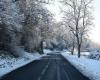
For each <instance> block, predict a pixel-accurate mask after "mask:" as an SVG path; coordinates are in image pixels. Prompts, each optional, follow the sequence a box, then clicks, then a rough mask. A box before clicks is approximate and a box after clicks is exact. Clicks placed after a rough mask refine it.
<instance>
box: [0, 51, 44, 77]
mask: <svg viewBox="0 0 100 80" xmlns="http://www.w3.org/2000/svg"><path fill="white" fill-rule="evenodd" d="M45 55H46V54H43V55H40V54H39V53H27V52H24V55H23V56H21V57H19V58H14V57H10V56H5V55H3V56H0V77H2V76H3V75H5V74H7V73H9V72H11V71H13V70H15V69H17V68H19V67H22V66H24V65H26V64H29V63H30V62H32V61H34V60H37V59H40V58H41V57H42V56H45ZM2 57H4V58H2Z"/></svg>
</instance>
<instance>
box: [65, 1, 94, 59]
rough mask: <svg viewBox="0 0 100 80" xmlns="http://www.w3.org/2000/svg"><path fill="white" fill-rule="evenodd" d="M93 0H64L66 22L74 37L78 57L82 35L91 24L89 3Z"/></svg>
mask: <svg viewBox="0 0 100 80" xmlns="http://www.w3.org/2000/svg"><path fill="white" fill-rule="evenodd" d="M92 1H93V0H64V3H65V4H66V5H67V11H65V14H66V22H67V23H66V24H68V25H67V26H68V27H69V29H70V31H71V32H72V33H73V35H74V36H75V37H76V40H77V49H78V57H80V51H81V45H82V40H83V37H84V36H85V35H86V34H87V32H88V30H89V26H90V25H91V24H92V22H91V21H92V19H91V18H92V16H91V4H92Z"/></svg>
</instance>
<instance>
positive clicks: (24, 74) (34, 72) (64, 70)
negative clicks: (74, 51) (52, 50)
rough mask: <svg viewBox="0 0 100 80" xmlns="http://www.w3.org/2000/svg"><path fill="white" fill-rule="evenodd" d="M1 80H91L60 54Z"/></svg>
mask: <svg viewBox="0 0 100 80" xmlns="http://www.w3.org/2000/svg"><path fill="white" fill-rule="evenodd" d="M0 80H90V79H88V78H87V77H85V76H83V75H82V74H81V73H80V72H79V71H78V70H77V69H76V68H75V67H73V66H72V65H71V64H70V63H69V62H68V61H67V60H65V59H64V58H63V57H62V56H61V55H60V54H50V55H49V56H46V57H43V58H41V59H40V60H36V61H34V62H32V63H30V64H28V65H26V66H24V67H21V68H19V69H17V70H14V71H12V72H11V73H9V74H7V75H5V76H3V77H2V79H0Z"/></svg>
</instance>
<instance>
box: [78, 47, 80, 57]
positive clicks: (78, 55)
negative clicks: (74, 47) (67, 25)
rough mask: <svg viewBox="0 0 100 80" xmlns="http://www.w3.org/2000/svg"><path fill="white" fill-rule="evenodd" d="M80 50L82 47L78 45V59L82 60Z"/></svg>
mask: <svg viewBox="0 0 100 80" xmlns="http://www.w3.org/2000/svg"><path fill="white" fill-rule="evenodd" d="M80 49H81V47H80V45H78V58H80V56H81V54H80V53H81V52H80Z"/></svg>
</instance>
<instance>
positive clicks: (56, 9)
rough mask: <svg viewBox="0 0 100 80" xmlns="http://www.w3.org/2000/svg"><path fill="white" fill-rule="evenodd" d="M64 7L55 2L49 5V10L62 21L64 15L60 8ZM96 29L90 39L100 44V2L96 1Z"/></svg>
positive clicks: (56, 0) (94, 28)
mask: <svg viewBox="0 0 100 80" xmlns="http://www.w3.org/2000/svg"><path fill="white" fill-rule="evenodd" d="M62 7H63V6H62V5H61V4H60V3H58V0H55V3H53V4H50V5H47V8H48V9H49V10H50V11H51V12H52V13H53V14H55V19H56V20H57V21H60V19H61V17H62V14H61V11H60V8H62ZM93 15H94V27H93V28H92V30H91V31H90V36H89V37H90V39H91V40H92V41H94V42H96V43H99V44H100V0H94V11H93Z"/></svg>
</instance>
